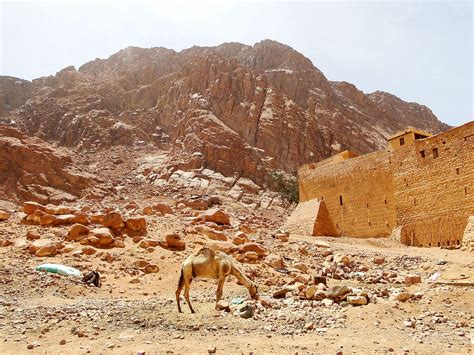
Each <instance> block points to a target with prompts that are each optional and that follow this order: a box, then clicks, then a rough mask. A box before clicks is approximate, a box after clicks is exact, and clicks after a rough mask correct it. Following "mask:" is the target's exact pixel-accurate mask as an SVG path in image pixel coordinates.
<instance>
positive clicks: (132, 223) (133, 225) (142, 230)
mask: <svg viewBox="0 0 474 355" xmlns="http://www.w3.org/2000/svg"><path fill="white" fill-rule="evenodd" d="M125 226H126V228H127V233H128V234H132V235H145V234H146V220H145V218H143V217H133V218H128V219H127V220H126V222H125Z"/></svg>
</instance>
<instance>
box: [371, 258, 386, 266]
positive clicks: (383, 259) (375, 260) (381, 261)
mask: <svg viewBox="0 0 474 355" xmlns="http://www.w3.org/2000/svg"><path fill="white" fill-rule="evenodd" d="M373 262H374V264H376V265H382V264H383V263H385V258H383V257H377V258H374V260H373Z"/></svg>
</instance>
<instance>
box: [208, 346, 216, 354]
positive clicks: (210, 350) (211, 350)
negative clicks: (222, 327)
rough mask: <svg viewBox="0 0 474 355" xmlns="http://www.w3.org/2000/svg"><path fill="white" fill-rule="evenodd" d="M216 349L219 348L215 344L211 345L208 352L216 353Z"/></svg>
mask: <svg viewBox="0 0 474 355" xmlns="http://www.w3.org/2000/svg"><path fill="white" fill-rule="evenodd" d="M216 351H217V349H216V347H215V346H210V347H208V348H207V352H208V353H209V354H215V353H216Z"/></svg>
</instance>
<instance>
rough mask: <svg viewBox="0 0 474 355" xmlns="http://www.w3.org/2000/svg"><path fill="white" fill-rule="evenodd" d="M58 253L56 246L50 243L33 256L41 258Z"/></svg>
mask: <svg viewBox="0 0 474 355" xmlns="http://www.w3.org/2000/svg"><path fill="white" fill-rule="evenodd" d="M57 253H58V249H57V247H56V244H54V243H50V244H48V245H44V246H42V247H40V248H39V249H38V250H37V251H36V252H35V255H36V256H39V257H42V256H55V255H56V254H57Z"/></svg>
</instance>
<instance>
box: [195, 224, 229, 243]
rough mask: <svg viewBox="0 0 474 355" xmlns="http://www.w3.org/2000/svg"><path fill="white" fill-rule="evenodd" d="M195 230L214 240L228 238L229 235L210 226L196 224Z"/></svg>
mask: <svg viewBox="0 0 474 355" xmlns="http://www.w3.org/2000/svg"><path fill="white" fill-rule="evenodd" d="M195 230H196V232H198V233H201V234H204V235H205V236H206V237H208V238H209V239H212V240H223V241H226V240H227V237H226V236H225V234H224V233H221V232H219V231H216V230H215V229H212V228H210V227H208V226H196V228H195Z"/></svg>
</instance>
